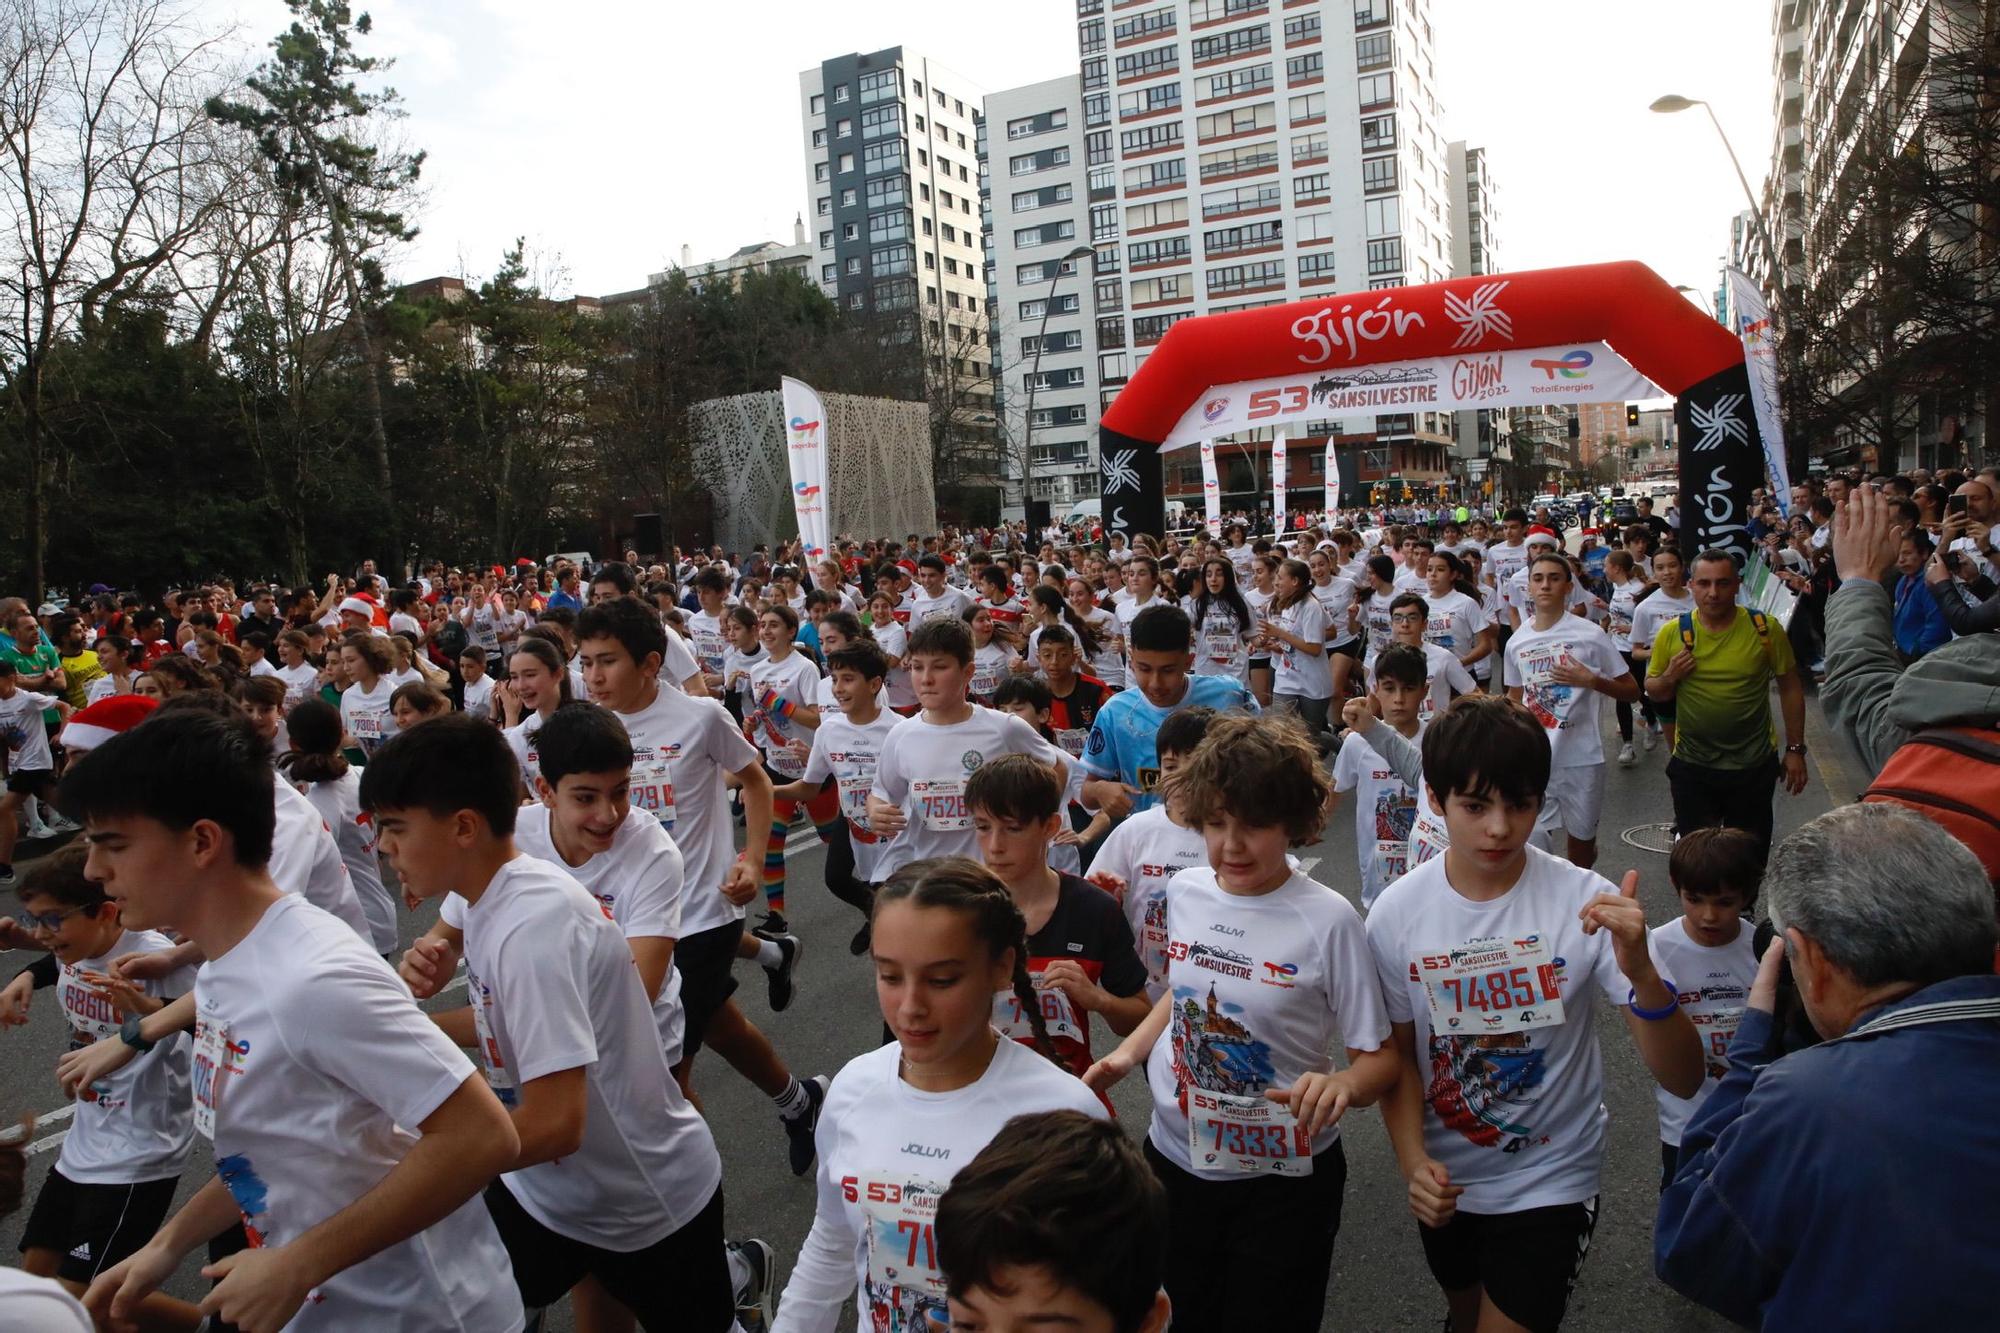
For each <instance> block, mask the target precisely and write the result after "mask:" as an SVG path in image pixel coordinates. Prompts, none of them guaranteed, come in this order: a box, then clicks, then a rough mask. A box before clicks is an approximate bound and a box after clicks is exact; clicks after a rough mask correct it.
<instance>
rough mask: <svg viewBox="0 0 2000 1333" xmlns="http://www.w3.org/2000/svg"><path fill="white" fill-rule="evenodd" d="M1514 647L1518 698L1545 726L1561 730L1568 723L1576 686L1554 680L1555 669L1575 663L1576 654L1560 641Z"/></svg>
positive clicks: (1553, 729)
mask: <svg viewBox="0 0 2000 1333" xmlns="http://www.w3.org/2000/svg"><path fill="white" fill-rule="evenodd" d="M1515 651H1516V652H1517V653H1518V654H1519V656H1520V662H1521V667H1520V671H1521V702H1522V703H1524V704H1526V705H1527V706H1528V711H1529V712H1530V713H1533V714H1534V715H1535V721H1537V722H1539V723H1541V724H1542V726H1543V728H1544V729H1546V730H1549V731H1560V730H1561V729H1562V728H1564V727H1566V726H1568V725H1569V723H1570V714H1571V713H1572V712H1574V711H1575V710H1576V701H1577V694H1578V691H1577V687H1576V686H1574V685H1564V684H1562V683H1561V682H1560V681H1558V680H1556V679H1555V670H1556V668H1557V667H1559V666H1565V665H1567V666H1575V665H1577V661H1576V658H1574V657H1572V656H1571V655H1570V651H1569V649H1568V647H1566V646H1564V645H1562V644H1539V643H1532V644H1524V645H1522V646H1520V647H1519V648H1517V649H1516V650H1515Z"/></svg>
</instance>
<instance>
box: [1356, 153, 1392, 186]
mask: <svg viewBox="0 0 2000 1333" xmlns="http://www.w3.org/2000/svg"><path fill="white" fill-rule="evenodd" d="M1361 188H1362V189H1363V190H1365V191H1367V192H1368V193H1369V194H1379V193H1381V192H1382V191H1385V190H1394V189H1395V188H1396V159H1395V158H1393V157H1365V158H1363V159H1361Z"/></svg>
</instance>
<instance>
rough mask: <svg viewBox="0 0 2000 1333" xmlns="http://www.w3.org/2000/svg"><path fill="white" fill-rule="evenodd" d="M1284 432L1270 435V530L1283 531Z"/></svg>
mask: <svg viewBox="0 0 2000 1333" xmlns="http://www.w3.org/2000/svg"><path fill="white" fill-rule="evenodd" d="M1285 480H1286V478H1285V432H1283V431H1278V432H1276V433H1275V434H1273V435H1272V436H1271V531H1272V532H1275V533H1279V534H1281V535H1282V534H1283V532H1284V531H1285Z"/></svg>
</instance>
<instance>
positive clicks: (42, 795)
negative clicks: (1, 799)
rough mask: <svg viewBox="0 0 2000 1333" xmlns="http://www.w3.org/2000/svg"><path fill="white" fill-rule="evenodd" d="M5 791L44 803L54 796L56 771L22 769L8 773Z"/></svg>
mask: <svg viewBox="0 0 2000 1333" xmlns="http://www.w3.org/2000/svg"><path fill="white" fill-rule="evenodd" d="M7 790H8V791H11V792H19V793H20V794H21V795H23V796H33V797H36V798H38V799H40V800H44V801H46V800H50V799H52V798H53V797H54V796H55V794H56V771H55V770H54V769H53V768H24V769H21V770H19V771H17V772H13V773H9V774H8V775H7Z"/></svg>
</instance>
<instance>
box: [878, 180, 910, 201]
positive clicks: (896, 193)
mask: <svg viewBox="0 0 2000 1333" xmlns="http://www.w3.org/2000/svg"><path fill="white" fill-rule="evenodd" d="M909 201H910V178H909V177H908V176H877V177H876V178H875V179H873V180H871V181H869V182H868V207H870V208H887V207H889V206H890V205H893V204H906V203H908V202H909Z"/></svg>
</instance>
